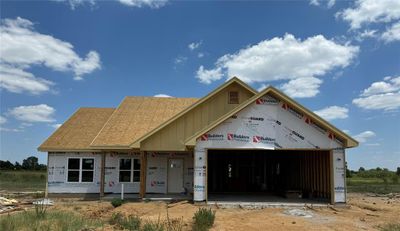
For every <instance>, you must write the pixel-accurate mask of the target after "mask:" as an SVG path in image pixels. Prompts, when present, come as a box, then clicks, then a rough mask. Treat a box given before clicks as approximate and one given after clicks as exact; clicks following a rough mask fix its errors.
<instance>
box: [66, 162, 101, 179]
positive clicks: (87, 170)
mask: <svg viewBox="0 0 400 231" xmlns="http://www.w3.org/2000/svg"><path fill="white" fill-rule="evenodd" d="M70 159H78V160H79V169H70V168H69V160H70ZM83 159H91V160H93V170H90V169H82V167H83ZM95 169H96V158H94V157H67V174H66V178H67V179H66V181H65V182H67V183H84V184H85V183H94V182H95V180H94V178H95ZM69 171H75V172H79V177H78V181H68V173H69ZM84 171H85V172H93V179H92V181H82V172H84Z"/></svg>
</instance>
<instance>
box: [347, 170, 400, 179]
mask: <svg viewBox="0 0 400 231" xmlns="http://www.w3.org/2000/svg"><path fill="white" fill-rule="evenodd" d="M346 177H347V178H352V177H360V178H379V179H382V180H383V181H384V182H385V183H386V182H387V181H388V180H389V179H390V180H391V181H392V182H393V183H398V182H399V180H400V167H397V169H396V171H390V170H389V169H387V168H380V167H377V168H372V169H365V168H363V167H360V168H359V169H358V171H354V170H350V169H346Z"/></svg>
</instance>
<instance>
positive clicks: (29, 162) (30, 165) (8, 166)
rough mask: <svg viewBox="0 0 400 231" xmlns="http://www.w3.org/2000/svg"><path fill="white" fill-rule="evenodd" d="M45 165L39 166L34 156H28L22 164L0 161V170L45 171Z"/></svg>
mask: <svg viewBox="0 0 400 231" xmlns="http://www.w3.org/2000/svg"><path fill="white" fill-rule="evenodd" d="M46 169H47V166H46V165H45V164H39V160H38V158H37V157H35V156H30V157H28V158H26V159H24V160H22V164H21V163H19V162H18V161H16V162H15V163H11V162H10V161H8V160H7V161H3V160H0V170H46Z"/></svg>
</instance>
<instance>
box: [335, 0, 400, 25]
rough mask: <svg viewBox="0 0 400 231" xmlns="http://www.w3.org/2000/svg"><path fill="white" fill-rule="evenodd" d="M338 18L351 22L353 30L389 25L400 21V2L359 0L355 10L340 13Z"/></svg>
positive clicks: (392, 0) (391, 0)
mask: <svg viewBox="0 0 400 231" xmlns="http://www.w3.org/2000/svg"><path fill="white" fill-rule="evenodd" d="M336 17H339V18H342V19H343V20H344V21H347V22H349V24H350V27H351V29H359V28H361V27H362V26H364V25H368V24H371V23H388V22H391V21H394V20H397V19H400V1H399V0H379V1H377V0H357V1H356V2H355V5H354V7H353V8H347V9H345V10H343V11H340V12H338V13H337V14H336Z"/></svg>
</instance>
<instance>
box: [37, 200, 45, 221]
mask: <svg viewBox="0 0 400 231" xmlns="http://www.w3.org/2000/svg"><path fill="white" fill-rule="evenodd" d="M46 211H47V206H46V205H45V204H44V202H43V203H37V204H35V214H36V218H38V219H41V218H44V217H45V216H46Z"/></svg>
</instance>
